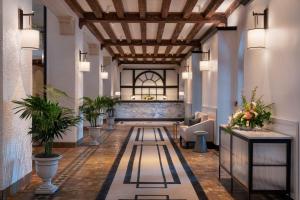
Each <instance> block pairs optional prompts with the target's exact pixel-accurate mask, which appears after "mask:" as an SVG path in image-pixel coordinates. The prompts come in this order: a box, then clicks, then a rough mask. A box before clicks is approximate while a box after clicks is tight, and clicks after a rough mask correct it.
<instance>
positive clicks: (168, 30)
mask: <svg viewBox="0 0 300 200" xmlns="http://www.w3.org/2000/svg"><path fill="white" fill-rule="evenodd" d="M175 27H176V24H175V23H166V24H165V28H164V32H163V35H162V39H166V40H169V39H171V37H172V34H173V32H174V30H175Z"/></svg>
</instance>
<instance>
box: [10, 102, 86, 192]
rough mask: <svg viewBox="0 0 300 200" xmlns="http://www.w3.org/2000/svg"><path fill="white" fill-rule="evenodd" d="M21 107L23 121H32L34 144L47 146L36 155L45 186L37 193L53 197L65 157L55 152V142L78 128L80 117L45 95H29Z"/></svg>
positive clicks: (30, 132)
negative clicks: (60, 162)
mask: <svg viewBox="0 0 300 200" xmlns="http://www.w3.org/2000/svg"><path fill="white" fill-rule="evenodd" d="M13 103H15V104H17V106H16V107H15V110H16V114H17V113H18V114H20V118H21V119H25V120H27V119H32V126H31V128H30V130H29V132H28V134H30V135H31V136H32V141H33V142H39V143H40V144H42V145H43V146H44V152H43V153H39V154H36V155H34V156H33V160H34V161H35V169H36V173H37V175H38V176H39V177H40V178H42V179H43V183H42V184H41V185H40V186H39V187H38V188H37V190H36V193H37V194H53V193H54V192H56V191H57V186H55V185H53V184H52V183H51V179H52V178H53V177H54V176H55V174H56V171H57V168H58V162H59V160H60V159H61V158H62V156H61V155H59V154H55V153H53V152H52V146H53V141H54V140H55V139H58V138H63V134H64V133H66V131H67V130H68V129H69V128H70V127H71V126H76V125H77V123H78V122H79V121H80V118H79V117H77V116H75V115H74V112H73V110H71V109H69V108H65V107H62V106H60V105H59V103H58V102H56V101H53V100H49V99H46V98H44V97H41V96H28V97H27V98H24V99H22V100H20V101H13Z"/></svg>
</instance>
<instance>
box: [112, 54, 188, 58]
mask: <svg viewBox="0 0 300 200" xmlns="http://www.w3.org/2000/svg"><path fill="white" fill-rule="evenodd" d="M184 57H185V54H178V55H175V54H174V55H171V54H169V55H168V56H166V55H165V54H157V55H154V54H146V55H144V54H136V55H132V54H124V55H123V56H122V55H120V54H115V58H184Z"/></svg>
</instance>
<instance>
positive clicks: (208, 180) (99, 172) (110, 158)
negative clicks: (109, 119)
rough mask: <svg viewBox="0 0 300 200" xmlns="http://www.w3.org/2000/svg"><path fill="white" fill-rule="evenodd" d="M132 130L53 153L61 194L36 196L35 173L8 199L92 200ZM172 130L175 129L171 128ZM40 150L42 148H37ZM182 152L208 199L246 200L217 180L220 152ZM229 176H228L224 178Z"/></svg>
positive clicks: (242, 193) (119, 129) (258, 199)
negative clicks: (58, 159)
mask: <svg viewBox="0 0 300 200" xmlns="http://www.w3.org/2000/svg"><path fill="white" fill-rule="evenodd" d="M129 129H130V127H129V126H125V125H119V126H117V127H116V129H115V130H114V131H110V132H109V131H106V132H105V133H104V135H103V137H102V144H100V145H99V146H98V147H90V146H88V145H86V144H88V140H89V138H88V137H86V138H85V141H84V144H83V145H81V146H79V147H76V148H57V149H55V150H54V151H55V152H56V153H60V154H62V155H63V158H62V160H61V162H60V165H59V169H58V173H57V176H56V177H55V178H54V180H53V182H54V183H55V184H56V185H59V188H60V189H59V191H58V192H57V193H56V194H55V195H51V196H45V195H41V196H36V195H34V190H35V188H36V187H37V186H38V185H39V184H40V183H41V180H40V179H39V178H38V177H37V176H36V174H35V173H33V176H32V181H31V184H30V185H29V186H27V187H26V188H25V189H24V190H23V191H22V192H19V193H18V194H17V195H15V196H12V197H10V198H9V200H31V199H41V200H42V199H53V200H69V199H70V200H71V199H72V200H73V199H74V200H75V199H76V200H93V199H95V198H96V196H97V194H98V192H99V191H100V188H101V185H102V183H103V182H104V180H105V178H106V176H107V174H108V173H109V170H110V168H111V166H112V164H113V162H114V159H115V157H116V156H117V154H118V152H119V150H120V148H121V146H122V144H123V141H124V140H125V138H126V136H127V133H128V131H129ZM169 130H170V131H171V130H172V129H171V128H170V127H169ZM35 150H36V151H38V150H39V149H35ZM181 151H182V153H183V155H184V156H185V158H186V160H187V161H188V163H189V165H190V167H191V168H192V170H193V172H194V174H195V175H196V177H197V178H198V180H199V182H200V184H201V185H202V187H203V189H204V191H205V193H206V195H207V197H208V198H209V199H211V200H229V199H235V200H243V199H247V194H246V192H245V191H244V190H242V189H241V188H240V187H238V186H237V185H236V186H235V189H234V192H233V193H232V194H231V193H230V192H229V190H230V187H229V186H230V185H229V181H228V179H224V180H223V181H221V182H220V181H219V179H218V159H219V158H218V152H217V151H215V150H209V151H208V152H207V153H205V154H199V153H195V152H193V151H192V150H191V149H182V148H181ZM223 176H224V177H226V175H223ZM253 199H255V200H264V199H278V200H279V199H284V198H283V197H274V196H261V195H255V196H253Z"/></svg>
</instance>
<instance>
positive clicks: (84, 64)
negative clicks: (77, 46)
mask: <svg viewBox="0 0 300 200" xmlns="http://www.w3.org/2000/svg"><path fill="white" fill-rule="evenodd" d="M86 55H87V52H81V51H80V50H79V71H81V72H89V71H90V68H91V63H90V62H88V61H86Z"/></svg>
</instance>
